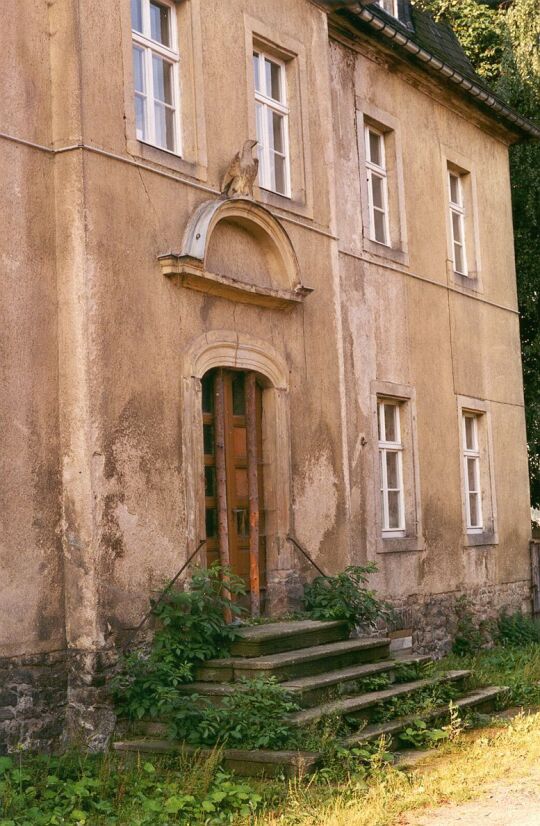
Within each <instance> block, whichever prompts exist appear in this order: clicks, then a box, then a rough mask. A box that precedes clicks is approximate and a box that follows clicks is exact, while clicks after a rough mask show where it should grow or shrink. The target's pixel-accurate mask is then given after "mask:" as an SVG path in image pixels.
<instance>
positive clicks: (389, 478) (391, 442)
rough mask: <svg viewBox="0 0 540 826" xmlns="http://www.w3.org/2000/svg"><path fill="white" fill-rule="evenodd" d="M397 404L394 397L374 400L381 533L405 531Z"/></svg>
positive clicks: (390, 533)
mask: <svg viewBox="0 0 540 826" xmlns="http://www.w3.org/2000/svg"><path fill="white" fill-rule="evenodd" d="M400 407H401V405H400V403H399V402H398V401H390V400H389V399H380V400H379V402H378V427H379V457H380V474H381V475H380V482H381V513H382V532H383V536H402V535H403V534H404V532H405V500H404V495H403V443H402V440H401V416H400Z"/></svg>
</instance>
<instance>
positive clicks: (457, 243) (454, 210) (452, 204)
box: [448, 169, 469, 276]
mask: <svg viewBox="0 0 540 826" xmlns="http://www.w3.org/2000/svg"><path fill="white" fill-rule="evenodd" d="M452 179H454V180H455V181H456V183H457V193H458V200H457V201H454V200H453V199H452ZM448 205H449V210H450V233H451V239H452V264H453V267H454V272H456V273H458V275H463V276H468V275H469V270H468V265H467V243H466V229H465V226H466V225H465V201H464V197H463V181H462V175H460V174H459V172H455V171H454V170H453V169H449V170H448ZM454 215H457V216H458V227H459V235H460V237H459V238H457V237H456V234H455V232H454ZM456 247H460V248H461V255H462V258H463V269H458V264H457V260H456Z"/></svg>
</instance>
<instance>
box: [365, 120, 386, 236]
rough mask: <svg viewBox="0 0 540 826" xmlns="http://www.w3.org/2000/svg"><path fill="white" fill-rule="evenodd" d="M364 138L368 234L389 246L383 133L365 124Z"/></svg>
mask: <svg viewBox="0 0 540 826" xmlns="http://www.w3.org/2000/svg"><path fill="white" fill-rule="evenodd" d="M365 139H366V175H367V184H368V206H369V235H370V238H371V240H372V241H378V242H379V243H380V244H386V246H389V244H390V229H389V221H388V177H387V169H386V153H385V145H384V134H383V133H382V132H379V131H378V130H377V129H375V128H374V127H373V126H366V127H365Z"/></svg>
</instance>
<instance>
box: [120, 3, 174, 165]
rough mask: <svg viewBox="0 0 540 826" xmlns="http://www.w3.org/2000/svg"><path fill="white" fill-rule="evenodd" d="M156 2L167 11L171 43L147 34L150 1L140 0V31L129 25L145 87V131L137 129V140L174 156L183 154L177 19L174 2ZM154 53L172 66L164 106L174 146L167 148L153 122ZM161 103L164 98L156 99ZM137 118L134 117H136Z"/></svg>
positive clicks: (148, 30)
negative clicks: (168, 101) (169, 95)
mask: <svg viewBox="0 0 540 826" xmlns="http://www.w3.org/2000/svg"><path fill="white" fill-rule="evenodd" d="M156 3H158V5H160V6H163V7H165V8H167V9H168V10H169V31H170V37H171V46H170V47H167V46H164V45H163V44H162V43H159V42H158V41H156V40H153V39H152V37H151V36H150V32H151V28H150V0H141V6H142V28H143V32H142V33H141V32H137V31H135V29H134V28H133V25H132V28H131V36H132V52H133V48H134V47H135V46H136V47H137V48H139V49H142V51H143V64H144V86H145V95H144V97H145V100H146V107H145V108H146V117H145V129H146V134H145V135H141V134H140V133H139V132H138V131H137V139H138V140H140V141H141V142H142V143H147V144H150V145H151V146H155V147H157V148H158V149H161V150H163V151H164V152H169V153H171V154H173V155H179V156H181V155H182V131H181V123H180V82H179V74H180V71H179V69H180V53H179V50H178V30H177V20H176V8H175V4H174V3H173V2H171V0H156ZM154 54H155V55H157V56H159V57H161V58H163V59H164V60H166V61H167V62H168V63H170V64H171V65H172V99H173V100H172V104H171V105H168V104H165V105H166V106H167V108H170V109H172V110H173V113H174V117H173V124H174V149H170V148H169V147H167V146H163V145H162V144H160V143H158V141H157V137H156V122H155V108H154V107H155V103H156V98H155V96H154V78H153V72H152V56H153V55H154ZM140 96H141V95H140V94H139V93H138V92H136V91H135V89H134V90H133V97H134V99H135V98H136V97H140ZM158 102H160V103H162V104H163V101H158ZM135 121H136V117H135Z"/></svg>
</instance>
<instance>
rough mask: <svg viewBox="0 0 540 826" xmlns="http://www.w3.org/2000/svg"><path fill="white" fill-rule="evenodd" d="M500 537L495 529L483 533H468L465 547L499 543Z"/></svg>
mask: <svg viewBox="0 0 540 826" xmlns="http://www.w3.org/2000/svg"><path fill="white" fill-rule="evenodd" d="M498 544H499V538H498V536H497V534H496V533H495V532H494V531H484V532H483V533H466V534H465V542H464V546H465V548H478V547H479V546H482V545H498Z"/></svg>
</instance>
